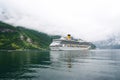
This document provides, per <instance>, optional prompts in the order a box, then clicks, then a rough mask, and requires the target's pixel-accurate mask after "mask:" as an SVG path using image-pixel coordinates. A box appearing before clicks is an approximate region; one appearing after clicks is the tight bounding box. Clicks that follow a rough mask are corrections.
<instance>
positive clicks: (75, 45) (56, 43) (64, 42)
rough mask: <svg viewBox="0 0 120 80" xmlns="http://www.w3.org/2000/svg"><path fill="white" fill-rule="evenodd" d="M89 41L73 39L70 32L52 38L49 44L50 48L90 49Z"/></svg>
mask: <svg viewBox="0 0 120 80" xmlns="http://www.w3.org/2000/svg"><path fill="white" fill-rule="evenodd" d="M90 44H91V43H90V42H85V41H83V40H81V39H74V38H73V37H71V35H70V34H68V35H67V37H61V38H60V39H53V42H52V43H51V44H50V49H51V50H88V49H91V45H90Z"/></svg>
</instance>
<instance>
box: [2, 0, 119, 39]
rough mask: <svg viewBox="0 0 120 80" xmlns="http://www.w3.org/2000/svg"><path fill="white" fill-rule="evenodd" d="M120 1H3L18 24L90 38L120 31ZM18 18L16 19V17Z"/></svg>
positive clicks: (101, 37)
mask: <svg viewBox="0 0 120 80" xmlns="http://www.w3.org/2000/svg"><path fill="white" fill-rule="evenodd" d="M119 4H120V2H119V0H0V5H2V6H4V7H5V8H7V9H8V10H9V11H11V14H12V13H13V14H14V12H15V14H16V16H17V17H15V19H12V20H10V21H11V22H15V23H16V24H17V25H18V24H19V25H25V26H26V27H29V28H32V29H36V30H39V31H43V32H47V33H50V34H62V35H66V34H67V33H70V34H72V35H73V36H74V37H79V38H83V39H85V40H88V41H94V40H102V39H105V38H106V37H107V36H109V35H111V34H113V33H116V32H117V33H119V32H120V27H119V26H120V10H119V8H120V5H119ZM16 18H17V20H16Z"/></svg>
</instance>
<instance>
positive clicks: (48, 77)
mask: <svg viewBox="0 0 120 80" xmlns="http://www.w3.org/2000/svg"><path fill="white" fill-rule="evenodd" d="M119 57H120V50H91V51H50V52H49V51H48V52H43V51H0V79H1V80H4V79H9V80H13V79H32V80H96V79H97V80H119V79H120V76H119V74H120V68H119V66H120V58H119Z"/></svg>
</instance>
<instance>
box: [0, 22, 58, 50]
mask: <svg viewBox="0 0 120 80" xmlns="http://www.w3.org/2000/svg"><path fill="white" fill-rule="evenodd" d="M53 37H57V36H50V35H47V34H45V33H42V32H37V31H35V30H31V29H27V28H24V27H20V26H19V27H14V26H12V25H9V24H6V23H3V22H0V49H1V50H4V49H7V50H8V49H9V50H17V49H18V50H19V49H20V50H24V49H40V50H43V49H49V44H50V43H51V42H52V39H53Z"/></svg>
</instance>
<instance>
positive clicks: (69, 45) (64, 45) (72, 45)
mask: <svg viewBox="0 0 120 80" xmlns="http://www.w3.org/2000/svg"><path fill="white" fill-rule="evenodd" d="M54 47H84V48H85V47H88V45H75V44H63V45H55V46H54Z"/></svg>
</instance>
